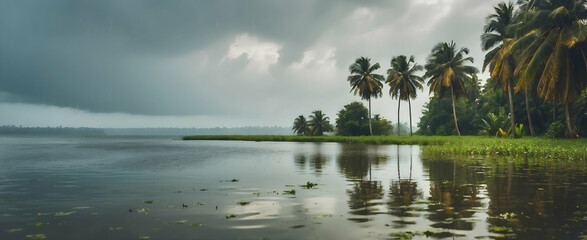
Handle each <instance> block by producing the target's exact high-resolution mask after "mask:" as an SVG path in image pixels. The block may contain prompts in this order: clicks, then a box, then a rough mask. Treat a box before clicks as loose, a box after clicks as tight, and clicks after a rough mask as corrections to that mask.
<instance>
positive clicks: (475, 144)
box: [183, 135, 587, 160]
mask: <svg viewBox="0 0 587 240" xmlns="http://www.w3.org/2000/svg"><path fill="white" fill-rule="evenodd" d="M183 140H225V141H274V142H341V143H363V144H378V145H389V144H398V145H420V146H423V148H422V149H423V151H424V152H425V153H426V154H438V155H450V154H460V155H500V156H531V157H540V158H550V159H578V160H586V159H587V139H584V138H581V139H551V138H541V137H540V138H533V137H524V138H520V139H511V138H497V137H482V136H461V137H458V136H413V137H409V136H359V137H345V136H320V137H309V136H272V135H227V136H223V135H207V136H185V137H183Z"/></svg>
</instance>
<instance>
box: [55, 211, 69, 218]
mask: <svg viewBox="0 0 587 240" xmlns="http://www.w3.org/2000/svg"><path fill="white" fill-rule="evenodd" d="M74 213H75V211H70V212H56V213H52V214H51V216H56V217H60V216H68V215H71V214H74Z"/></svg>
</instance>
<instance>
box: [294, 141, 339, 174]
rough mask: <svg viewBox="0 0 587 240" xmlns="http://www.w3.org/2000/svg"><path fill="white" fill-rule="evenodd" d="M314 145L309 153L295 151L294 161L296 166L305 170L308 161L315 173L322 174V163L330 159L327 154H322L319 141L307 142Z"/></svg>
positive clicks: (324, 163)
mask: <svg viewBox="0 0 587 240" xmlns="http://www.w3.org/2000/svg"><path fill="white" fill-rule="evenodd" d="M309 144H313V145H314V146H315V148H314V151H313V152H312V153H310V154H305V153H296V154H295V155H294V161H295V164H296V166H297V167H298V168H299V169H300V170H305V168H306V163H307V162H309V164H310V168H311V169H312V170H314V173H315V174H316V175H320V174H322V169H323V167H324V165H326V163H327V162H328V160H329V159H330V158H329V156H327V155H324V154H322V148H321V143H309Z"/></svg>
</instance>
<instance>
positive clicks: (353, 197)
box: [347, 180, 383, 215]
mask: <svg viewBox="0 0 587 240" xmlns="http://www.w3.org/2000/svg"><path fill="white" fill-rule="evenodd" d="M347 193H348V194H349V197H350V198H349V208H350V209H351V214H356V215H373V214H377V213H379V212H377V208H375V206H377V205H380V204H381V202H374V200H379V199H383V186H382V185H381V181H368V180H359V181H358V182H356V183H355V185H354V187H353V188H352V189H350V190H347Z"/></svg>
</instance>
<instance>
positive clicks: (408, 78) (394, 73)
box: [385, 55, 424, 135]
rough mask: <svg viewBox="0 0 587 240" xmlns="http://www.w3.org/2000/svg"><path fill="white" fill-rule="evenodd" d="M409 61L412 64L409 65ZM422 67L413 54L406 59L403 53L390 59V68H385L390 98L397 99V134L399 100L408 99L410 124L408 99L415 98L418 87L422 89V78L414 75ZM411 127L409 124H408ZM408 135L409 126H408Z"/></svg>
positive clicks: (410, 106) (409, 104)
mask: <svg viewBox="0 0 587 240" xmlns="http://www.w3.org/2000/svg"><path fill="white" fill-rule="evenodd" d="M410 63H414V65H412V66H410ZM423 69H424V68H423V67H422V66H420V65H418V64H417V63H416V61H415V60H414V56H410V59H409V60H407V57H406V56H405V55H400V56H397V57H394V58H392V59H391V68H390V69H388V70H387V80H386V81H385V83H387V84H389V95H390V96H391V97H392V98H395V99H398V100H399V102H398V108H397V124H398V129H397V131H398V135H400V129H401V128H400V125H399V124H400V120H399V117H400V114H399V111H400V103H401V101H408V106H409V108H410V109H409V111H410V124H412V105H411V103H410V99H415V98H416V96H417V95H418V94H417V91H418V89H420V90H421V89H423V86H422V83H423V82H424V79H423V78H422V77H421V76H418V75H416V74H415V73H416V72H418V71H422V70H423ZM410 127H411V126H410ZM410 135H412V133H411V128H410Z"/></svg>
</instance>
